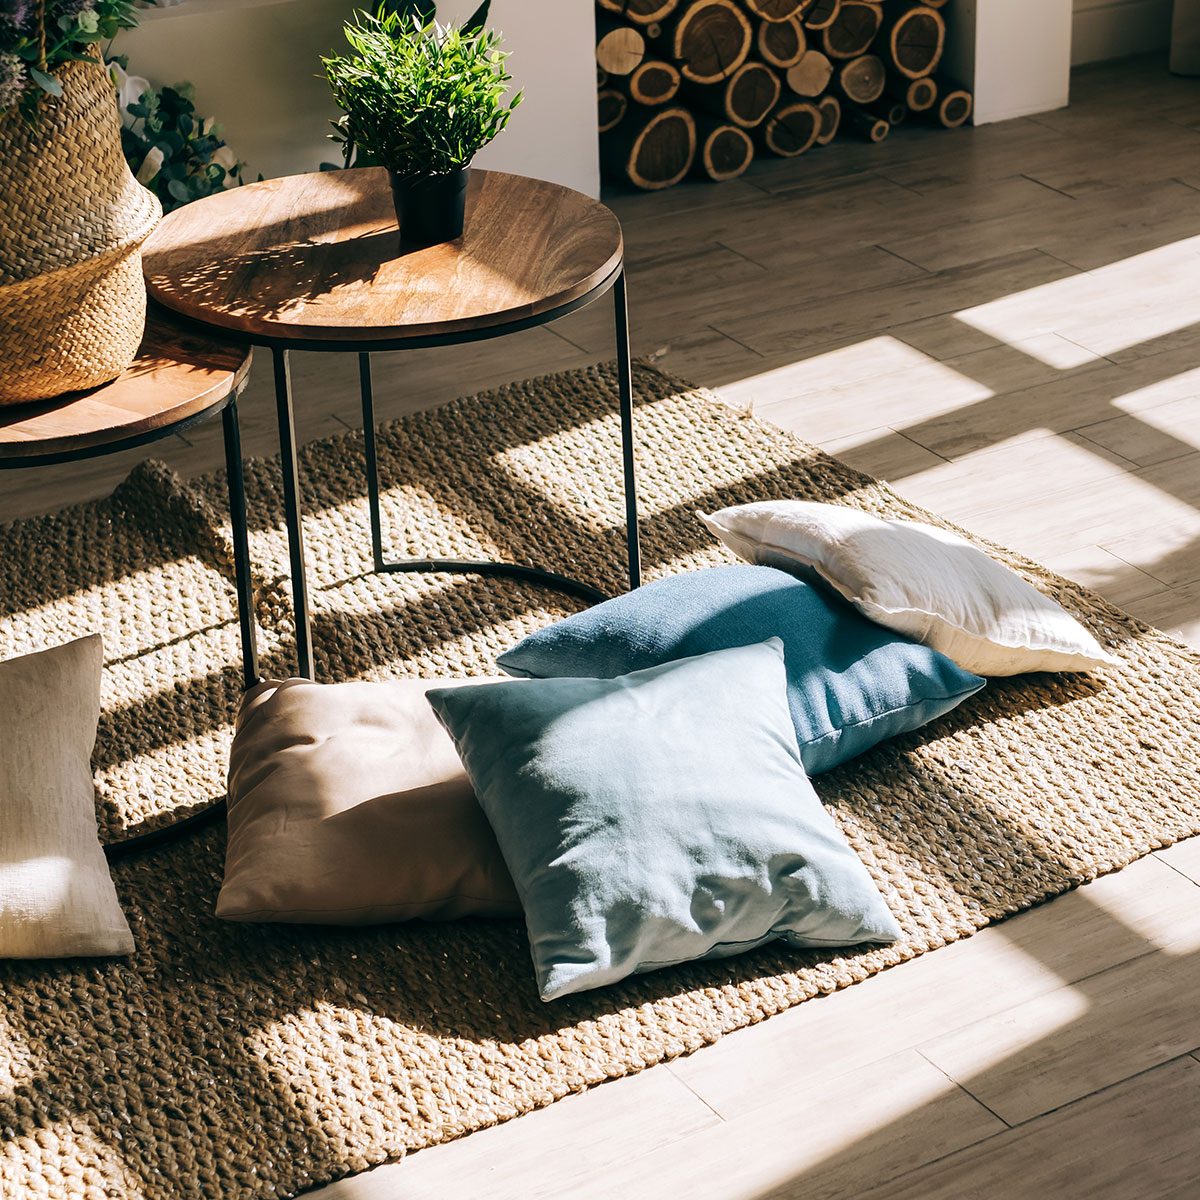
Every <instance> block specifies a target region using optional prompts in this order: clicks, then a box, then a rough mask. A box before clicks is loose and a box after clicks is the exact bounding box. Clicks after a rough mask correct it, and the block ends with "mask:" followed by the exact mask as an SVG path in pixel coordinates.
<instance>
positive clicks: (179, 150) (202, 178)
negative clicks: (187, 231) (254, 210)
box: [115, 59, 245, 212]
mask: <svg viewBox="0 0 1200 1200" xmlns="http://www.w3.org/2000/svg"><path fill="white" fill-rule="evenodd" d="M115 62H116V63H117V64H118V65H119V66H120V67H121V68H122V69H123V68H124V66H125V62H124V60H123V59H117V60H115ZM121 115H122V118H123V125H122V129H121V148H122V150H123V151H124V152H125V158H126V160H127V161H128V163H129V166H130V169H131V170H132V171H133V173H134V175H136V176H137V180H138V182H139V183H141V184H144V185H145V186H146V187H148V188H149V189H150V190H151V191H152V192H154V193H155V195H157V196H158V198H159V200H160V201H161V202H162V206H163V211H164V212H170V211H171V209H173V208H178V207H179V206H180V205H181V204H187V203H189V202H190V201H192V200H199V199H200V198H201V197H203V196H211V195H212V194H213V193H215V192H220V191H223V190H224V189H225V188H228V187H233V186H235V185H237V184H240V183H241V182H242V171H243V169H244V167H245V164H244V163H240V162H238V160H237V157H236V156H235V155H234V153H233V151H231V150H230V149H229V147H228V146H226V145H225V143H224V142H223V141H222V140H221V131H220V128H219V127H218V126H217V125H216V124H215V123H214V122H213V120H212V119H211V118H208V119H201V118H200V117H198V116H197V115H196V106H195V104H194V103H193V92H192V87H191V84H187V83H179V84H176V85H175V86H174V87H164V88H157V89H155V88H148V89H147V90H144V91H142V92H141V94H140V95H139V96H138V98H137V99H136V100H133V101H132V102H131V103H129V104H127V105H125V107H124V109H123V111H122V114H121Z"/></svg>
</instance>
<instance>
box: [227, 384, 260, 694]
mask: <svg viewBox="0 0 1200 1200" xmlns="http://www.w3.org/2000/svg"><path fill="white" fill-rule="evenodd" d="M221 421H222V424H223V426H224V432H225V476H226V479H227V481H228V484H229V527H230V531H231V536H232V538H233V576H234V583H235V584H236V586H237V598H238V621H239V622H240V624H241V632H242V673H243V675H244V676H245V681H246V690H247V691H249V690H250V689H251V688H252V687H253V686H254V685H255V684H256V683H257V682H258V679H259V675H258V633H257V630H256V628H255V623H254V584H253V582H252V581H251V578H250V535H249V531H248V529H247V524H246V482H245V476H244V474H243V471H242V433H241V428H240V426H239V424H238V411H237V397H236V396H231V397H230V400H229V403H228V404H227V405H226V406H225V411H224V412H223V413H222V414H221Z"/></svg>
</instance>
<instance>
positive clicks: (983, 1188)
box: [759, 1058, 1200, 1200]
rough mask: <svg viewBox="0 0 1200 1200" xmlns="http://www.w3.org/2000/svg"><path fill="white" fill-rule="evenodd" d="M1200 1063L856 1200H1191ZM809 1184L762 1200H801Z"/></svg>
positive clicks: (1173, 1067)
mask: <svg viewBox="0 0 1200 1200" xmlns="http://www.w3.org/2000/svg"><path fill="white" fill-rule="evenodd" d="M1198 1126H1200V1063H1197V1062H1196V1061H1195V1060H1193V1059H1190V1058H1182V1059H1179V1060H1176V1061H1174V1062H1170V1063H1165V1064H1164V1065H1162V1066H1160V1067H1157V1068H1156V1069H1154V1070H1152V1071H1148V1072H1147V1073H1145V1074H1144V1075H1139V1076H1138V1077H1137V1078H1135V1079H1130V1080H1128V1081H1126V1082H1123V1083H1120V1084H1118V1085H1116V1086H1115V1087H1111V1088H1108V1089H1107V1090H1105V1091H1103V1092H1100V1093H1099V1094H1097V1095H1095V1096H1089V1097H1088V1098H1087V1099H1085V1100H1081V1101H1079V1102H1078V1103H1076V1104H1071V1105H1068V1106H1067V1107H1066V1108H1063V1109H1061V1110H1060V1111H1058V1112H1055V1113H1051V1114H1050V1115H1048V1116H1045V1117H1041V1118H1039V1119H1038V1120H1036V1121H1033V1122H1031V1123H1030V1124H1029V1125H1026V1126H1023V1127H1022V1128H1019V1129H1012V1130H1009V1131H1008V1132H1006V1133H1001V1134H998V1135H996V1136H995V1137H993V1138H990V1139H988V1140H987V1141H984V1142H981V1143H979V1144H978V1145H976V1146H972V1147H969V1148H968V1149H966V1150H962V1151H959V1152H958V1153H957V1154H952V1155H950V1156H949V1157H948V1158H945V1159H942V1160H941V1161H940V1162H937V1163H933V1164H931V1165H929V1166H926V1167H922V1168H920V1169H918V1170H916V1171H913V1172H911V1173H910V1174H909V1175H907V1176H905V1177H904V1178H902V1179H899V1180H895V1181H893V1182H890V1183H885V1184H882V1185H881V1186H879V1187H877V1188H872V1189H871V1190H870V1191H867V1192H863V1193H861V1194H860V1196H859V1197H857V1198H856V1200H966V1198H967V1197H971V1198H976V1197H978V1198H979V1200H983V1198H984V1197H987V1198H989V1200H993V1198H994V1200H1001V1198H1002V1200H1048V1198H1049V1197H1054V1200H1181V1198H1182V1197H1185V1196H1186V1197H1192V1196H1195V1195H1196V1186H1197V1183H1196V1181H1197V1180H1198V1179H1200V1144H1198V1143H1197V1141H1196V1129H1197V1127H1198ZM803 1195H804V1191H803V1183H802V1181H800V1180H798V1181H796V1185H795V1186H794V1187H793V1188H792V1189H790V1190H784V1189H781V1190H777V1191H774V1192H772V1193H769V1194H767V1195H764V1196H761V1197H759V1200H793V1198H795V1200H800V1197H802V1196H803Z"/></svg>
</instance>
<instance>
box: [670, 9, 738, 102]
mask: <svg viewBox="0 0 1200 1200" xmlns="http://www.w3.org/2000/svg"><path fill="white" fill-rule="evenodd" d="M753 41H754V31H753V30H752V29H751V27H750V19H749V17H747V16H746V14H745V13H744V12H743V11H742V10H741V8H740V7H739V6H738V5H737V4H736V3H735V2H734V0H693V3H692V5H691V7H690V8H687V9H685V10H684V12H683V14H682V15H681V16H680V17H679V19H678V21H677V22H676V23H675V27H674V31H673V33H672V36H671V58H673V59H674V60H675V62H677V63H678V64H679V69H680V71H681V72H682V73H683V77H684V78H685V79H689V80H691V81H692V82H693V83H720V82H721V81H722V80H724V79H728V78H729V77H730V76H731V75H732V74H733V73H734V71H736V70H737V69H738V67H740V66H741V65H742V63H744V62H745V61H746V59H747V58H748V57H749V55H750V48H751V45H752V43H753Z"/></svg>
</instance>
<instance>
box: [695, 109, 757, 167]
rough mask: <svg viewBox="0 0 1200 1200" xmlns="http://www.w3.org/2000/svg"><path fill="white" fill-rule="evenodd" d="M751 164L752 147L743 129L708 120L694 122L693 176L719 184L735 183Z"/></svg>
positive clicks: (752, 157)
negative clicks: (695, 135)
mask: <svg viewBox="0 0 1200 1200" xmlns="http://www.w3.org/2000/svg"><path fill="white" fill-rule="evenodd" d="M753 161H754V143H753V142H752V141H751V140H750V135H749V134H748V133H747V132H746V131H745V130H744V129H739V128H738V127H737V126H736V125H727V124H722V123H721V122H720V121H717V120H716V119H714V118H711V117H710V118H701V119H700V120H699V121H698V122H697V151H696V166H695V171H696V173H698V174H700V175H702V176H703V177H704V178H705V179H713V180H716V181H717V182H718V183H721V182H724V181H725V180H726V179H736V178H737V177H738V176H739V175H741V174H743V173H744V172H745V170H746V168H747V167H748V166H749V165H750V164H751V162H753Z"/></svg>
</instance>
